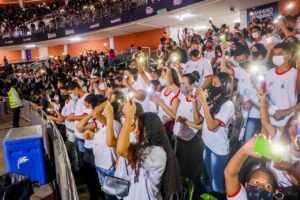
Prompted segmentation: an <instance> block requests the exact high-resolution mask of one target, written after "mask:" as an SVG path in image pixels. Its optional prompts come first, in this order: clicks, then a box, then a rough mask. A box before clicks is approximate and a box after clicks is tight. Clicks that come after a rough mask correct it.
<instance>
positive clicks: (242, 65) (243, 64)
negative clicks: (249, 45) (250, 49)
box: [239, 60, 249, 69]
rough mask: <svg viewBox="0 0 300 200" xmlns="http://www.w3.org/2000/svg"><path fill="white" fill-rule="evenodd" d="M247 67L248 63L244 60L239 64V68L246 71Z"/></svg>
mask: <svg viewBox="0 0 300 200" xmlns="http://www.w3.org/2000/svg"><path fill="white" fill-rule="evenodd" d="M248 65H249V63H248V61H246V60H245V61H243V62H240V63H239V66H240V67H241V68H243V69H246V68H247V67H248Z"/></svg>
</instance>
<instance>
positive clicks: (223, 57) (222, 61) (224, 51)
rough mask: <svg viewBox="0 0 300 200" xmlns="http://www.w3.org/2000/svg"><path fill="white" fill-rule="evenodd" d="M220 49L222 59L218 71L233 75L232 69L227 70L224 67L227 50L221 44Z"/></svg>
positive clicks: (225, 66)
mask: <svg viewBox="0 0 300 200" xmlns="http://www.w3.org/2000/svg"><path fill="white" fill-rule="evenodd" d="M221 49H222V58H221V65H220V71H221V72H225V73H228V74H231V75H233V71H232V69H231V68H228V67H227V65H226V49H227V47H226V45H225V44H221Z"/></svg>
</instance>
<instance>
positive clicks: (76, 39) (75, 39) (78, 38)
mask: <svg viewBox="0 0 300 200" xmlns="http://www.w3.org/2000/svg"><path fill="white" fill-rule="evenodd" d="M70 40H71V41H72V42H76V41H80V40H81V38H80V37H72V38H71V39H70Z"/></svg>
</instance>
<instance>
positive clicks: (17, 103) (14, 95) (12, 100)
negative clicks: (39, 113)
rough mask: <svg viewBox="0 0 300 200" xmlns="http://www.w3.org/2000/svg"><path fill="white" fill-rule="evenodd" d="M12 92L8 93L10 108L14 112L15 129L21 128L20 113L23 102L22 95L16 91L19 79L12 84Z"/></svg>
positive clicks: (13, 80)
mask: <svg viewBox="0 0 300 200" xmlns="http://www.w3.org/2000/svg"><path fill="white" fill-rule="evenodd" d="M10 85H11V86H10V90H9V91H8V93H7V94H8V100H9V105H10V108H11V110H12V112H13V127H14V128H17V127H19V120H20V111H21V108H22V100H21V99H20V95H19V93H18V91H17V90H16V85H17V79H12V80H11V83H10Z"/></svg>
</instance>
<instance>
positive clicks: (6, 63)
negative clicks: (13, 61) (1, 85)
mask: <svg viewBox="0 0 300 200" xmlns="http://www.w3.org/2000/svg"><path fill="white" fill-rule="evenodd" d="M3 64H4V66H6V65H8V60H7V58H6V56H4V57H3Z"/></svg>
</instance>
